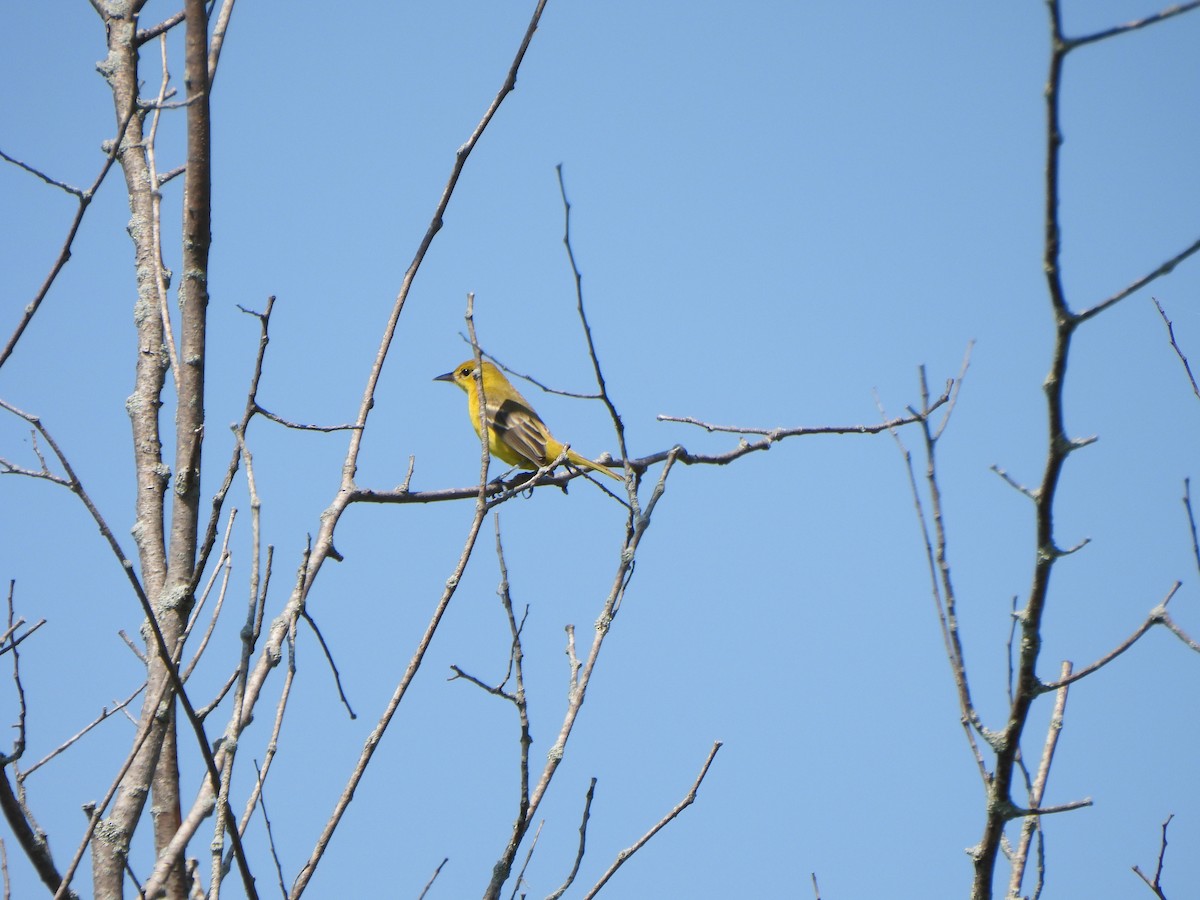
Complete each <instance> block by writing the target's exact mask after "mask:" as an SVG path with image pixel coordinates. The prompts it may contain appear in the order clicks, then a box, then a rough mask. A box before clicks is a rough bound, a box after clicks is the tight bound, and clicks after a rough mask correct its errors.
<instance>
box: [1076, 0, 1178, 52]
mask: <svg viewBox="0 0 1200 900" xmlns="http://www.w3.org/2000/svg"><path fill="white" fill-rule="evenodd" d="M1197 7H1200V0H1190V2H1188V3H1177V4H1175V5H1174V6H1168V7H1167V8H1166V9H1164V10H1162V11H1160V12H1156V13H1154V14H1153V15H1149V16H1146V17H1145V18H1144V19H1135V20H1134V21H1132V22H1126V23H1125V24H1124V25H1117V26H1114V27H1113V28H1106V29H1104V30H1103V31H1097V32H1094V33H1092V34H1088V35H1084V36H1083V37H1077V38H1069V39H1068V44H1069V48H1068V49H1070V48H1074V47H1082V46H1084V45H1085V44H1094V43H1095V42H1096V41H1103V40H1106V39H1107V38H1111V37H1116V36H1118V35H1122V34H1129V33H1131V32H1134V31H1138V30H1139V29H1142V28H1145V27H1147V26H1149V25H1157V24H1158V23H1159V22H1165V21H1166V20H1167V19H1170V18H1173V17H1174V16H1179V15H1183V14H1184V13H1186V12H1191V11H1192V10H1193V9H1196V8H1197Z"/></svg>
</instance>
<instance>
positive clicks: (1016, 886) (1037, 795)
mask: <svg viewBox="0 0 1200 900" xmlns="http://www.w3.org/2000/svg"><path fill="white" fill-rule="evenodd" d="M1070 675H1071V663H1070V662H1067V661H1064V662H1063V664H1062V669H1061V672H1060V674H1059V681H1060V682H1062V683H1063V684H1062V687H1060V688H1059V689H1058V693H1057V696H1056V697H1055V700H1054V711H1053V712H1052V713H1051V714H1050V724H1049V726H1048V727H1047V729H1046V743H1045V746H1044V747H1043V748H1042V758H1041V762H1040V763H1039V764H1038V772H1037V777H1036V778H1035V779H1034V781H1033V786H1032V788H1031V790H1030V791H1029V805H1030V806H1033V807H1038V806H1041V803H1042V798H1043V797H1044V796H1045V794H1046V781H1047V780H1048V779H1049V777H1050V764H1051V763H1052V762H1053V760H1054V751H1055V749H1056V748H1057V747H1058V736H1059V734H1061V733H1062V726H1063V716H1064V714H1065V712H1066V708H1067V691H1068V689H1069V685H1070V682H1069V681H1068V680H1067V679H1068V678H1069V677H1070ZM1041 827H1042V825H1041V820H1040V819H1039V818H1038V817H1037V816H1029V817H1028V818H1026V819H1025V821H1024V822H1022V823H1021V839H1020V841H1019V842H1018V843H1017V849H1016V852H1015V853H1014V854H1013V860H1012V870H1011V874H1010V877H1009V882H1008V896H1009V897H1010V898H1018V897H1019V896H1020V893H1021V882H1022V881H1023V880H1024V878H1025V867H1026V865H1027V864H1028V862H1029V845H1030V842H1031V841H1032V839H1033V835H1034V832H1035V831H1037V832H1040V831H1041Z"/></svg>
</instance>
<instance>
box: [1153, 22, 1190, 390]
mask: <svg viewBox="0 0 1200 900" xmlns="http://www.w3.org/2000/svg"><path fill="white" fill-rule="evenodd" d="M1198 2H1200V0H1198ZM1151 299H1152V300H1153V301H1154V308H1155V309H1157V310H1158V314H1159V315H1160V316H1161V317H1162V320H1163V323H1164V324H1165V325H1166V326H1167V337H1168V339H1170V341H1171V349H1172V350H1174V351H1175V355H1176V356H1178V357H1179V361H1180V362H1181V363H1183V371H1184V372H1186V373H1187V377H1188V383H1189V384H1191V386H1192V393H1193V394H1195V395H1196V398H1197V399H1200V386H1198V385H1197V384H1196V376H1195V375H1193V374H1192V366H1191V364H1190V363H1189V362H1188V358H1187V356H1186V355H1185V354H1184V352H1183V350H1182V349H1181V348H1180V346H1179V344H1178V343H1176V341H1175V325H1174V323H1173V322H1172V321H1171V320H1170V319H1168V318H1167V313H1166V310H1164V309H1163V308H1162V304H1161V303H1159V302H1158V298H1157V297H1152V298H1151Z"/></svg>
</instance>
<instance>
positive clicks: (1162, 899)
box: [1133, 813, 1175, 900]
mask: <svg viewBox="0 0 1200 900" xmlns="http://www.w3.org/2000/svg"><path fill="white" fill-rule="evenodd" d="M1173 818H1175V813H1171V814H1170V815H1169V816H1167V818H1166V820H1165V821H1164V822H1163V823H1162V840H1161V841H1160V842H1159V845H1158V865H1157V866H1155V868H1154V878H1153V879H1150V878H1147V877H1146V874H1145V873H1144V872H1143V871H1142V870H1141V869H1140V868H1138V867H1137V866H1136V865H1135V866H1134V867H1133V873H1134V874H1135V875H1137V877H1138V878H1140V879H1142V881H1144V882H1145V883H1146V887H1148V888H1150V890H1152V891H1154V896H1155V897H1157V898H1158V900H1167V895H1166V894H1165V893H1163V887H1162V873H1163V862H1164V861H1165V860H1166V858H1167V826H1168V825H1170V824H1171V820H1172V819H1173Z"/></svg>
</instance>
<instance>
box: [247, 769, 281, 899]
mask: <svg viewBox="0 0 1200 900" xmlns="http://www.w3.org/2000/svg"><path fill="white" fill-rule="evenodd" d="M254 773H255V775H257V776H258V784H259V786H260V787H259V791H258V795H259V796H258V805H259V808H260V809H262V817H263V825H265V826H266V829H267V846H268V847H269V848H270V849H271V859H273V860H274V861H275V875H276V877H277V878H278V879H279V893H280V896H282V897H283V898H284V900H287V882H286V881H285V880H284V878H283V863H281V862H280V861H279V851H278V850H277V849H276V847H275V831H274V829H273V828H271V815H270V813H268V812H267V795H266V794H265V793H264V792H263V791H262V787H261V785H262V781H263V773H262V769H261V768H259V765H258V760H255V761H254Z"/></svg>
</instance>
